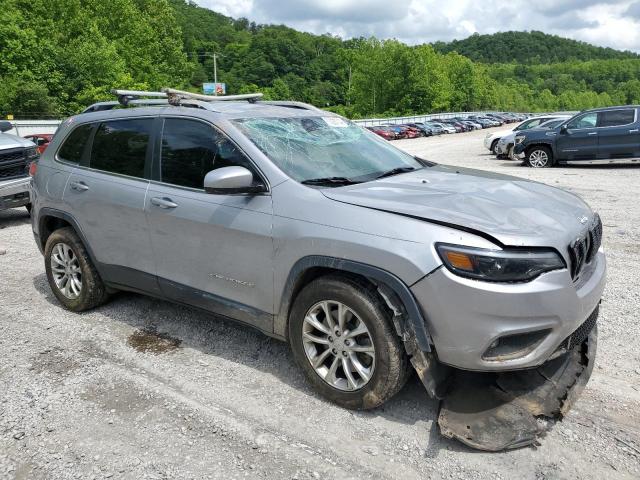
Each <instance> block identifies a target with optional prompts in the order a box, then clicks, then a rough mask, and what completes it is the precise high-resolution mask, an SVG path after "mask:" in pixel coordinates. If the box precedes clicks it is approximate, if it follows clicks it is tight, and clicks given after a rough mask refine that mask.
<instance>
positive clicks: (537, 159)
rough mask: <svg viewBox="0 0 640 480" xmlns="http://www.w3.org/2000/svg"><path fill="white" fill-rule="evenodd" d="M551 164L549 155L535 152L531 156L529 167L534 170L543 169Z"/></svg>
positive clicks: (542, 151) (540, 151)
mask: <svg viewBox="0 0 640 480" xmlns="http://www.w3.org/2000/svg"><path fill="white" fill-rule="evenodd" d="M548 163H549V155H548V154H547V152H545V151H544V150H534V151H533V152H531V155H529V165H531V166H532V167H533V168H543V167H546V166H547V165H548Z"/></svg>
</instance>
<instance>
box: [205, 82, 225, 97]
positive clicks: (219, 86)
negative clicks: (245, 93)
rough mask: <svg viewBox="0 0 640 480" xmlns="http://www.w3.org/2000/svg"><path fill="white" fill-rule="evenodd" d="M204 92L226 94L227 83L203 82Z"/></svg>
mask: <svg viewBox="0 0 640 480" xmlns="http://www.w3.org/2000/svg"><path fill="white" fill-rule="evenodd" d="M202 92H203V93H204V94H205V95H225V94H226V93H227V85H226V84H225V83H221V82H218V83H203V84H202Z"/></svg>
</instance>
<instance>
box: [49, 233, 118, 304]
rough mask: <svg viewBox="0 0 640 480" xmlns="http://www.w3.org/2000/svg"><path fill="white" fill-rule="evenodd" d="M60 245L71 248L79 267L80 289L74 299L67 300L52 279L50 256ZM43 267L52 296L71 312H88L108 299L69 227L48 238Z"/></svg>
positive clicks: (96, 273) (83, 250) (88, 259)
mask: <svg viewBox="0 0 640 480" xmlns="http://www.w3.org/2000/svg"><path fill="white" fill-rule="evenodd" d="M61 243H62V244H66V245H68V246H69V247H70V248H71V251H72V252H73V255H74V256H75V257H76V258H77V261H78V264H79V266H80V272H81V279H82V280H81V284H82V288H81V289H80V294H79V296H78V297H77V298H75V299H70V298H67V297H66V296H65V295H64V294H63V293H62V291H61V290H60V289H59V288H58V287H57V285H56V283H55V280H54V278H53V271H52V266H51V255H52V253H53V250H54V248H55V247H56V245H58V244H61ZM44 265H45V270H46V272H47V280H49V286H50V287H51V290H52V291H53V294H54V295H55V296H56V298H57V299H58V301H59V302H60V303H61V304H62V305H63V306H64V307H65V308H66V309H67V310H71V311H73V312H82V311H85V310H90V309H92V308H95V307H97V306H99V305H101V304H103V303H104V302H105V301H106V300H107V299H108V296H109V295H108V292H107V289H106V288H105V286H104V284H103V283H102V279H101V278H100V275H99V274H98V271H97V270H96V268H95V266H94V265H93V262H91V259H90V258H89V255H88V254H87V250H86V249H85V247H84V245H83V244H82V241H81V240H80V238H79V237H78V235H77V234H76V232H75V231H74V230H73V229H72V228H71V227H66V228H61V229H59V230H56V231H55V232H53V233H52V234H51V235H50V236H49V238H48V239H47V243H46V245H45V249H44Z"/></svg>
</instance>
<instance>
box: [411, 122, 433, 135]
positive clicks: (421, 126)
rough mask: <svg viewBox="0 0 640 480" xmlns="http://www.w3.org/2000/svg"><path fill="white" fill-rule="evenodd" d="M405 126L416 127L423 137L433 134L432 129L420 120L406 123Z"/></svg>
mask: <svg viewBox="0 0 640 480" xmlns="http://www.w3.org/2000/svg"><path fill="white" fill-rule="evenodd" d="M407 126H409V127H413V128H417V129H418V130H419V131H420V132H421V134H422V136H423V137H431V136H432V135H434V132H433V129H432V128H430V127H428V126H427V125H425V124H424V123H422V122H416V123H408V124H407Z"/></svg>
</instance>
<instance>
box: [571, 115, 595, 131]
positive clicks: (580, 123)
mask: <svg viewBox="0 0 640 480" xmlns="http://www.w3.org/2000/svg"><path fill="white" fill-rule="evenodd" d="M597 124H598V113H597V112H592V113H585V114H584V115H581V116H579V117H577V118H574V119H573V120H571V121H570V122H569V123H568V124H567V128H569V129H575V128H595V126H596V125H597Z"/></svg>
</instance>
